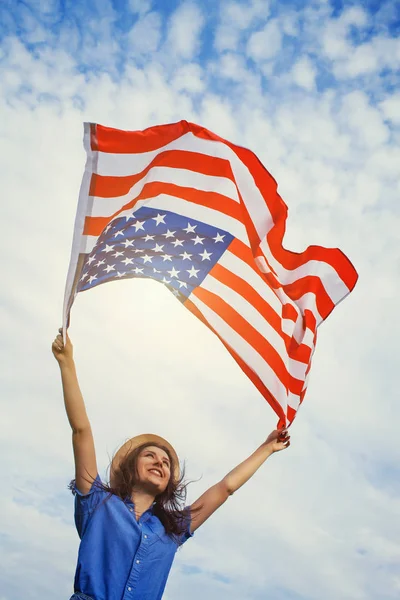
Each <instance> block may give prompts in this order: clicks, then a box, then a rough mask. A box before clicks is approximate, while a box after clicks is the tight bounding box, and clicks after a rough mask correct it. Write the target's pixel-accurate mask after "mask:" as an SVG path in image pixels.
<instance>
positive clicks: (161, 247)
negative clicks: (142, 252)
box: [153, 244, 164, 252]
mask: <svg viewBox="0 0 400 600" xmlns="http://www.w3.org/2000/svg"><path fill="white" fill-rule="evenodd" d="M163 248H164V244H163V245H162V246H159V245H158V244H156V247H155V248H153V252H162V251H163Z"/></svg>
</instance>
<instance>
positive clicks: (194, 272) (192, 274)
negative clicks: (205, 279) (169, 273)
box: [186, 267, 200, 279]
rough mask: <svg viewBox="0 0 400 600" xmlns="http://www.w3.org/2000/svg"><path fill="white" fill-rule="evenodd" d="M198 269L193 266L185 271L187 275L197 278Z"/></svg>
mask: <svg viewBox="0 0 400 600" xmlns="http://www.w3.org/2000/svg"><path fill="white" fill-rule="evenodd" d="M199 271H200V269H195V268H194V267H192V268H191V269H190V270H189V271H186V272H187V273H189V277H196V279H197V273H198V272H199Z"/></svg>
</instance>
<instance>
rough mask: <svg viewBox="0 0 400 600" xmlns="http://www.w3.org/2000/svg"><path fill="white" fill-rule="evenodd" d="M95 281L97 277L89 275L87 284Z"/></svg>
mask: <svg viewBox="0 0 400 600" xmlns="http://www.w3.org/2000/svg"><path fill="white" fill-rule="evenodd" d="M95 279H97V275H91V276H90V277H89V279H88V283H92V282H93V281H94V280H95Z"/></svg>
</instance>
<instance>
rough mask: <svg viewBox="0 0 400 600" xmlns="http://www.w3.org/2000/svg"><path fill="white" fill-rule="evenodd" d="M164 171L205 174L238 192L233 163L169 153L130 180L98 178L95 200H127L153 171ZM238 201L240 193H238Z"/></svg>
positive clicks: (188, 153)
mask: <svg viewBox="0 0 400 600" xmlns="http://www.w3.org/2000/svg"><path fill="white" fill-rule="evenodd" d="M160 167H164V169H163V170H164V171H167V170H170V171H172V172H173V173H174V172H175V171H179V170H182V171H189V173H188V174H187V175H191V174H192V173H193V174H197V175H198V174H202V175H205V176H208V177H210V178H214V177H215V178H219V179H225V180H226V181H227V182H229V181H230V182H231V184H233V185H234V187H235V189H236V184H235V180H234V177H233V174H232V169H231V166H230V164H229V161H228V160H226V159H223V158H219V157H217V156H208V155H207V154H200V153H199V152H191V151H189V150H165V151H164V152H160V153H159V154H156V155H155V156H154V158H153V159H152V160H151V161H150V162H149V164H148V165H147V166H146V168H145V169H143V170H142V171H140V172H139V173H134V174H131V173H132V168H131V170H130V174H129V175H126V176H111V175H100V174H98V175H96V176H95V178H94V179H93V181H92V187H91V190H90V195H91V196H98V197H101V198H112V197H114V196H125V195H126V194H128V193H129V192H130V190H131V189H132V188H133V186H135V185H136V184H137V182H138V181H140V180H141V179H143V178H144V177H145V176H146V175H147V174H148V173H149V172H150V170H155V169H157V168H160ZM236 198H237V191H236Z"/></svg>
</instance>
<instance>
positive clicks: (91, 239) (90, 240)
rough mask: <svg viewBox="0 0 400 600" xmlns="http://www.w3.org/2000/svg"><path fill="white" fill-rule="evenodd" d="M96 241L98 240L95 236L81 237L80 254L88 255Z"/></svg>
mask: <svg viewBox="0 0 400 600" xmlns="http://www.w3.org/2000/svg"><path fill="white" fill-rule="evenodd" d="M98 239H99V238H98V236H96V235H83V236H82V240H81V247H80V252H82V253H83V254H90V252H91V251H92V250H93V248H94V247H95V245H96V242H97V240H98Z"/></svg>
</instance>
